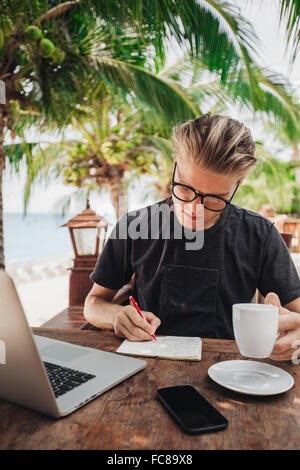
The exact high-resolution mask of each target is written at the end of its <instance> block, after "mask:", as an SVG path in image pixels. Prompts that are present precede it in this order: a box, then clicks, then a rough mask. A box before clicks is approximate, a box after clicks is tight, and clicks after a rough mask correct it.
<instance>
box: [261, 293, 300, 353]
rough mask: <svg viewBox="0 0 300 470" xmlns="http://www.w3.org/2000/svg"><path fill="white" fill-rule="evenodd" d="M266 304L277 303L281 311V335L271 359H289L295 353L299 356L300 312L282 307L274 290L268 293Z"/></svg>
mask: <svg viewBox="0 0 300 470" xmlns="http://www.w3.org/2000/svg"><path fill="white" fill-rule="evenodd" d="M265 304H273V305H276V306H277V307H278V311H279V325H278V332H279V336H278V338H277V340H276V342H275V345H274V348H273V351H272V353H271V355H270V359H273V360H274V361H287V360H290V359H292V355H293V354H294V355H296V357H297V354H298V352H296V348H297V347H299V345H300V314H299V313H297V312H292V311H290V310H288V309H287V308H284V307H282V306H281V303H280V300H279V297H278V295H277V294H275V293H274V292H270V293H269V294H267V296H266V298H265ZM294 357H295V356H294Z"/></svg>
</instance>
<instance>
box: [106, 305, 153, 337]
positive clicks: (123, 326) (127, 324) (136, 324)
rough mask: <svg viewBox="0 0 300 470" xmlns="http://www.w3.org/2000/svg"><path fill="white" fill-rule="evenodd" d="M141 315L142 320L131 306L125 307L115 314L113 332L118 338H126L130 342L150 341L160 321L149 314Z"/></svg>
mask: <svg viewBox="0 0 300 470" xmlns="http://www.w3.org/2000/svg"><path fill="white" fill-rule="evenodd" d="M142 313H143V315H144V317H145V318H146V320H144V319H143V318H142V317H141V316H140V314H139V313H138V312H137V311H136V309H135V308H134V307H133V306H132V305H125V307H123V309H122V310H120V311H119V312H117V313H116V315H115V319H114V330H115V334H116V336H118V337H119V338H127V339H129V340H130V341H151V340H152V339H153V337H152V335H154V333H155V331H156V329H157V328H158V327H159V325H160V324H161V321H160V319H159V318H158V317H156V316H155V315H154V314H153V313H151V312H145V311H143V310H142Z"/></svg>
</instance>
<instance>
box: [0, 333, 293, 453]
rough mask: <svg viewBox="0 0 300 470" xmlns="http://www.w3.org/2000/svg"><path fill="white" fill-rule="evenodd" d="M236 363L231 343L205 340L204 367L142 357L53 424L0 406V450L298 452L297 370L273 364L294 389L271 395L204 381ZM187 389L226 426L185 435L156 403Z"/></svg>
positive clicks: (106, 341) (83, 339)
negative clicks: (211, 371) (222, 365)
mask: <svg viewBox="0 0 300 470" xmlns="http://www.w3.org/2000/svg"><path fill="white" fill-rule="evenodd" d="M34 333H36V334H39V335H42V336H47V337H50V338H55V339H58V340H62V341H68V342H70V343H74V344H79V345H83V346H89V347H94V348H97V349H103V350H105V351H115V350H116V349H117V347H118V346H119V345H120V343H121V340H119V339H118V338H116V336H115V335H114V333H113V332H110V331H105V332H103V331H79V330H66V329H47V328H34ZM230 359H241V356H240V355H239V353H238V350H237V347H236V344H235V342H233V341H225V340H213V339H203V355H202V360H201V362H188V361H170V360H164V359H158V358H150V359H149V358H146V361H147V363H148V366H147V367H146V369H144V370H142V371H141V372H139V373H137V374H136V375H134V376H133V377H131V378H129V379H127V380H125V381H124V382H123V383H121V384H119V385H117V386H115V387H114V388H113V389H111V390H109V391H107V392H106V393H104V394H103V395H101V396H100V397H98V398H96V399H95V400H93V401H92V402H90V403H88V404H87V405H85V406H84V407H82V408H80V409H78V410H77V411H76V412H74V413H73V414H71V415H69V416H67V417H65V418H62V419H60V420H55V419H52V418H49V417H47V416H44V415H42V414H39V413H36V412H34V411H31V410H27V409H24V408H21V407H19V406H16V405H13V404H10V403H7V402H4V401H0V416H1V419H0V448H1V449H107V450H110V449H114V450H128V449H135V450H137V449H138V450H140V449H150V450H162V449H164V450H170V449H176V450H186V449H189V450H193V449H245V450H246V449H251V450H254V449H299V448H300V433H299V426H300V393H299V392H300V380H299V370H300V369H299V366H298V365H294V364H292V363H291V362H289V361H285V362H281V363H278V362H274V361H271V360H264V361H265V362H268V363H270V364H273V365H277V366H279V367H282V368H283V369H285V370H286V371H287V372H289V373H290V374H292V375H293V377H294V380H295V385H294V387H293V388H292V389H291V390H290V391H288V392H286V393H283V394H280V395H277V396H273V397H254V396H247V395H242V394H239V393H236V392H232V391H230V390H227V389H225V388H223V387H221V386H219V385H217V384H215V383H214V382H213V381H212V380H211V379H210V378H209V377H208V375H207V370H208V368H209V367H210V366H211V365H213V364H215V363H216V362H219V361H225V360H230ZM179 384H180V385H183V384H187V385H192V386H194V387H195V388H196V389H197V390H198V391H199V392H200V393H201V394H202V395H203V396H204V397H205V398H206V399H207V400H209V401H210V402H211V403H212V404H213V405H214V406H215V407H216V408H217V409H218V410H219V411H220V412H221V413H222V414H224V415H225V416H226V418H227V419H228V421H229V425H228V428H227V429H226V430H224V431H219V432H216V433H210V434H201V435H197V436H190V435H187V434H184V433H183V432H182V431H181V429H180V428H179V427H178V426H177V425H176V424H175V423H174V422H173V420H172V419H171V418H170V417H169V415H168V414H167V413H166V411H165V410H164V409H163V407H162V405H161V404H160V403H159V402H158V401H157V399H156V391H157V389H158V388H161V387H166V386H172V385H179Z"/></svg>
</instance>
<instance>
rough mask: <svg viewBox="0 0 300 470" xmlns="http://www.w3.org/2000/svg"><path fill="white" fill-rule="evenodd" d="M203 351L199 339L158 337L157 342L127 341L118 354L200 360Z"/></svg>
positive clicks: (118, 350)
mask: <svg viewBox="0 0 300 470" xmlns="http://www.w3.org/2000/svg"><path fill="white" fill-rule="evenodd" d="M201 350H202V342H201V339H200V338H198V337H185V336H157V341H155V340H154V339H153V340H152V341H128V340H127V339H125V340H124V341H123V343H122V344H121V346H120V347H119V348H118V349H117V351H116V352H118V353H123V354H131V355H137V356H153V357H162V358H169V359H190V360H200V359H201Z"/></svg>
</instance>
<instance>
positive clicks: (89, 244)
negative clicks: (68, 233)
mask: <svg viewBox="0 0 300 470" xmlns="http://www.w3.org/2000/svg"><path fill="white" fill-rule="evenodd" d="M73 235H74V240H75V244H76V248H77V252H78V255H79V256H87V255H96V241H97V230H96V228H74V229H73Z"/></svg>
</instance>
